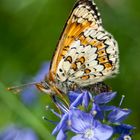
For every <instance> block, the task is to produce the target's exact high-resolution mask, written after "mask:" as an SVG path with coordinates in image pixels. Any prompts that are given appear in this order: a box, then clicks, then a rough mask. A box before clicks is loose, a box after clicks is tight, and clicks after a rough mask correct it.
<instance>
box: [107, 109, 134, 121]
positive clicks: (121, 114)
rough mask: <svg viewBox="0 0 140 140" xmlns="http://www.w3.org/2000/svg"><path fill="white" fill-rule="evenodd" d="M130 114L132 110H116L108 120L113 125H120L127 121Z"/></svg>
mask: <svg viewBox="0 0 140 140" xmlns="http://www.w3.org/2000/svg"><path fill="white" fill-rule="evenodd" d="M130 113H131V110H130V109H120V108H116V109H114V110H113V111H112V112H111V113H110V114H109V115H108V119H109V121H110V122H112V123H120V122H122V121H123V120H125V119H126V118H127V117H128V115H129V114H130Z"/></svg>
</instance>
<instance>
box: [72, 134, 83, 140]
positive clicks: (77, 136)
mask: <svg viewBox="0 0 140 140" xmlns="http://www.w3.org/2000/svg"><path fill="white" fill-rule="evenodd" d="M82 137H83V136H82V135H76V136H74V137H72V138H71V140H85V139H84V138H82Z"/></svg>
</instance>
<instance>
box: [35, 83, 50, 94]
mask: <svg viewBox="0 0 140 140" xmlns="http://www.w3.org/2000/svg"><path fill="white" fill-rule="evenodd" d="M35 85H36V87H37V88H38V89H39V90H40V91H42V92H44V93H46V94H50V93H51V89H50V86H49V84H48V83H47V82H45V81H42V82H40V83H37V84H35Z"/></svg>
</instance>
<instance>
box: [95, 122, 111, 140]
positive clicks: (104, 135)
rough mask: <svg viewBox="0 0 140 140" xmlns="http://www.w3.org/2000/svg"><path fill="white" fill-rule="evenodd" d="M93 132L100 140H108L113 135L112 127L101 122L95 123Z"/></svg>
mask: <svg viewBox="0 0 140 140" xmlns="http://www.w3.org/2000/svg"><path fill="white" fill-rule="evenodd" d="M93 130H94V133H95V137H96V138H97V139H98V140H108V139H109V138H110V137H111V136H112V134H113V129H112V127H110V126H108V125H104V124H101V123H100V122H99V121H94V128H93Z"/></svg>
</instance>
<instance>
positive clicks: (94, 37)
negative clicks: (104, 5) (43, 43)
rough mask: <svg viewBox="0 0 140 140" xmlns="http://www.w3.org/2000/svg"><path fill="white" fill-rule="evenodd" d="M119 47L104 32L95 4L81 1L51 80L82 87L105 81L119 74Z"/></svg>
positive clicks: (64, 36) (58, 51)
mask: <svg viewBox="0 0 140 140" xmlns="http://www.w3.org/2000/svg"><path fill="white" fill-rule="evenodd" d="M118 62H119V61H118V45H117V42H116V41H115V40H114V38H113V37H112V35H110V34H109V33H108V32H107V31H105V30H104V28H103V27H102V23H101V18H100V14H99V13H98V11H97V7H96V5H95V3H94V2H92V0H79V1H78V2H77V3H76V4H75V6H74V9H73V10H72V13H71V15H70V17H69V19H68V21H67V23H66V25H65V28H64V32H63V34H62V36H61V39H60V41H59V43H58V47H57V49H56V51H55V54H54V57H53V60H52V64H51V68H50V74H49V80H51V81H55V82H56V83H58V82H59V83H61V82H64V83H66V82H67V83H66V84H70V83H75V84H77V85H79V86H80V87H83V86H87V85H90V84H94V83H97V82H100V81H103V80H104V79H105V78H107V77H110V76H112V75H113V74H115V73H117V71H118Z"/></svg>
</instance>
